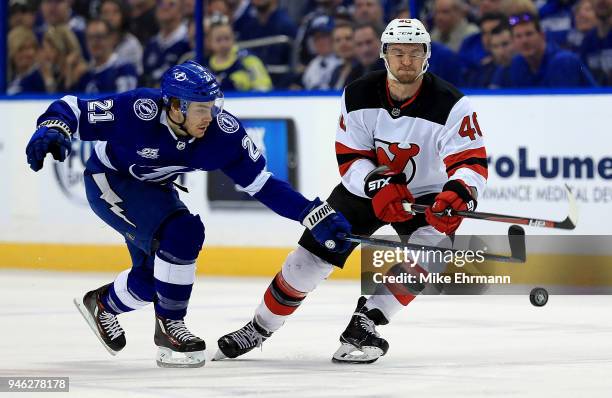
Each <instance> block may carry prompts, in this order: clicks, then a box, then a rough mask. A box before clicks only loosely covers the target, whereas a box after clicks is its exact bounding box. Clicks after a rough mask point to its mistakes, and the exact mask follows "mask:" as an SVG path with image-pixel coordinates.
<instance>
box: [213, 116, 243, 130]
mask: <svg viewBox="0 0 612 398" xmlns="http://www.w3.org/2000/svg"><path fill="white" fill-rule="evenodd" d="M217 124H218V125H219V128H220V129H221V131H223V132H225V133H227V134H233V133H235V132H236V131H238V130H239V129H240V123H238V120H237V119H236V118H235V117H234V116H232V115H230V114H229V113H225V112H221V113H219V114H218V115H217Z"/></svg>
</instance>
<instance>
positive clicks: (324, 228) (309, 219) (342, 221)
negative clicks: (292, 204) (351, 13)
mask: <svg viewBox="0 0 612 398" xmlns="http://www.w3.org/2000/svg"><path fill="white" fill-rule="evenodd" d="M300 219H301V220H302V225H303V226H305V227H306V228H308V229H309V230H310V232H311V233H312V236H313V237H314V238H315V240H316V241H317V242H319V243H320V244H321V245H323V246H325V247H326V248H327V249H328V250H330V251H333V252H339V253H344V252H345V251H347V250H348V249H349V248H350V247H351V243H350V242H348V241H346V240H344V239H343V238H341V236H344V235H346V234H350V233H351V224H349V222H348V221H347V220H346V218H344V216H343V215H342V213H337V212H336V211H335V210H334V209H333V208H332V207H331V206H330V205H329V204H328V203H327V202H321V199H319V198H315V200H313V201H312V202H311V205H310V206H308V207H307V208H306V210H304V211H303V212H302V215H301V216H300Z"/></svg>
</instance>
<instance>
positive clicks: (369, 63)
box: [346, 24, 385, 85]
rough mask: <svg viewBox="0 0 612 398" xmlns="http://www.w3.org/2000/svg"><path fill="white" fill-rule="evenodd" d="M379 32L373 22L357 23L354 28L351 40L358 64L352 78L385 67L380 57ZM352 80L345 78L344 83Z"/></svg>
mask: <svg viewBox="0 0 612 398" xmlns="http://www.w3.org/2000/svg"><path fill="white" fill-rule="evenodd" d="M381 34H382V33H381V31H380V29H378V27H377V25H374V24H363V25H358V26H357V27H356V28H355V33H354V34H353V40H354V42H355V58H357V61H358V62H359V64H358V65H357V67H356V68H355V70H356V72H355V73H354V74H352V75H353V76H352V77H353V78H354V79H357V78H359V77H361V76H363V75H364V74H366V73H368V72H372V71H374V70H384V69H385V62H384V61H383V60H382V59H381V58H380V45H381V43H380V36H381ZM354 79H353V80H354ZM353 80H348V79H347V81H346V84H347V85H348V84H350V83H351V82H352V81H353Z"/></svg>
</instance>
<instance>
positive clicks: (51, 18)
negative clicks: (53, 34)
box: [38, 0, 89, 59]
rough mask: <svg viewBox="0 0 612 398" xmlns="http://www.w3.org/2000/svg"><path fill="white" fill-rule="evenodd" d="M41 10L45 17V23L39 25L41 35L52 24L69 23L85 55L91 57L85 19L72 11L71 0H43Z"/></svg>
mask: <svg viewBox="0 0 612 398" xmlns="http://www.w3.org/2000/svg"><path fill="white" fill-rule="evenodd" d="M40 12H41V14H42V17H43V24H42V25H41V26H39V27H38V33H39V35H40V36H42V35H43V34H44V33H45V32H46V31H47V29H49V27H51V26H61V25H68V26H69V27H70V29H71V30H72V32H73V33H74V34H75V36H76V38H77V39H78V42H79V45H80V46H81V53H82V54H83V57H84V58H85V59H89V54H88V53H87V46H86V44H85V19H84V18H83V17H81V16H78V15H75V14H74V13H73V12H72V7H71V1H70V0H42V3H41V4H40Z"/></svg>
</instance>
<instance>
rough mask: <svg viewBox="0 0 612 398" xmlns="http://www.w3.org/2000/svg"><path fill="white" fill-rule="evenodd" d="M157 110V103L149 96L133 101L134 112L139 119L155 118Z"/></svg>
mask: <svg viewBox="0 0 612 398" xmlns="http://www.w3.org/2000/svg"><path fill="white" fill-rule="evenodd" d="M158 111H159V109H158V107H157V104H156V103H155V101H153V100H152V99H151V98H138V99H136V101H134V113H135V114H136V116H138V118H139V119H141V120H144V121H149V120H153V119H155V116H157V112H158Z"/></svg>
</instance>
